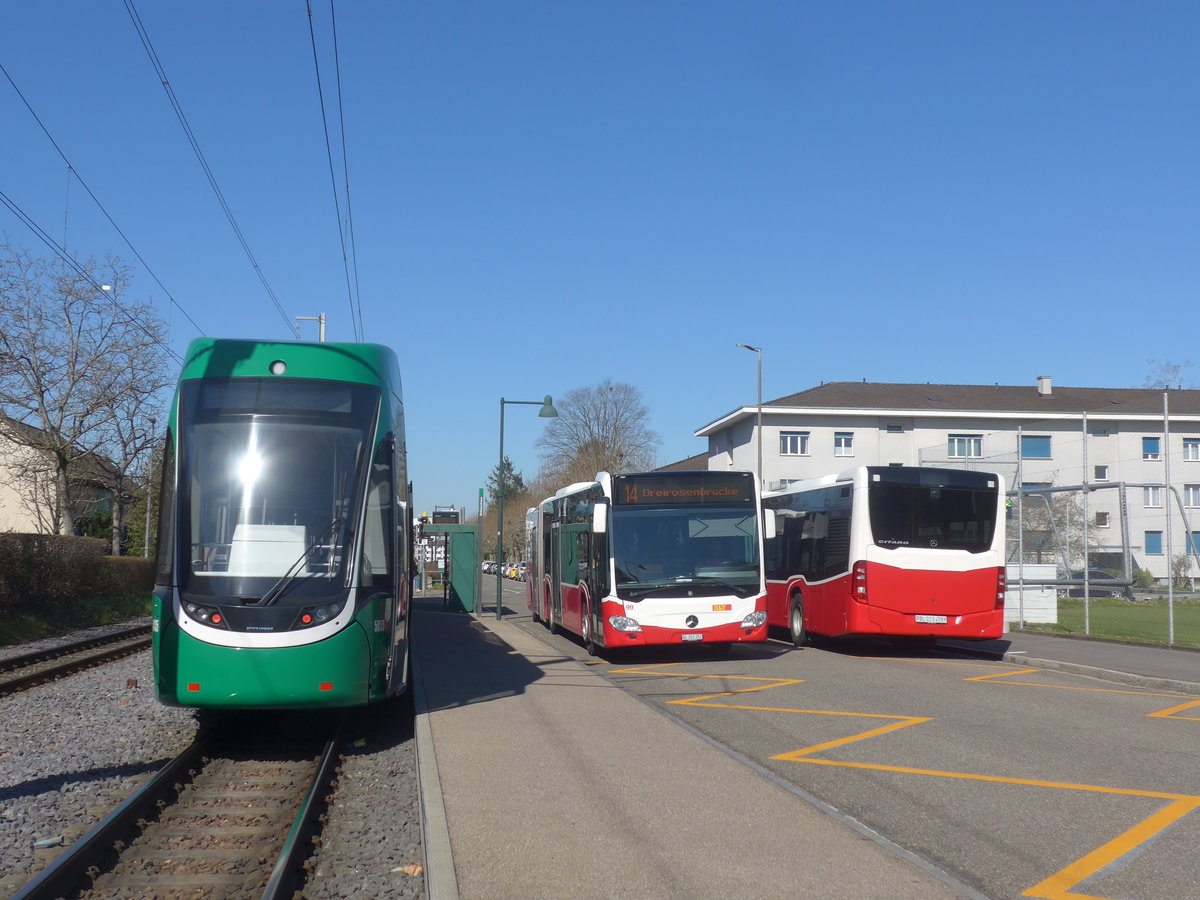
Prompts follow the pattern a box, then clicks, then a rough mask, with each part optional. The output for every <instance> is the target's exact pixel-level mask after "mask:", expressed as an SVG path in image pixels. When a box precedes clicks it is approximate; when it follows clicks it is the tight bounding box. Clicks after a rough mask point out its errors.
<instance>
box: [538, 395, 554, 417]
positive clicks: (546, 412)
mask: <svg viewBox="0 0 1200 900" xmlns="http://www.w3.org/2000/svg"><path fill="white" fill-rule="evenodd" d="M538 415H539V416H540V417H541V418H543V419H557V418H558V410H557V409H555V408H554V403H553V401H552V400H551V398H550V395H549V394H547V395H546V402H544V403H543V404H542V408H541V409H539V410H538Z"/></svg>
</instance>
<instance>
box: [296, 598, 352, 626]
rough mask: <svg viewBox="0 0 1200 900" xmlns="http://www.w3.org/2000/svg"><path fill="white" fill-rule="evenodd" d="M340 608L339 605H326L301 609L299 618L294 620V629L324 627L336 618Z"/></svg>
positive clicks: (340, 605)
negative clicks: (314, 626)
mask: <svg viewBox="0 0 1200 900" xmlns="http://www.w3.org/2000/svg"><path fill="white" fill-rule="evenodd" d="M341 608H342V604H340V603H327V604H325V605H324V606H310V607H308V608H307V609H302V610H300V617H299V618H298V619H297V620H296V627H298V628H311V627H312V626H313V625H324V624H325V623H326V622H328V621H329V620H330V619H332V618H334V617H336V616H337V614H338V612H340V611H341Z"/></svg>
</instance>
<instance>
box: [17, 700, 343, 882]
mask: <svg viewBox="0 0 1200 900" xmlns="http://www.w3.org/2000/svg"><path fill="white" fill-rule="evenodd" d="M344 722H345V717H344V715H342V714H336V715H334V714H330V715H328V716H325V715H322V716H320V717H319V718H317V719H315V720H314V718H313V716H312V715H311V714H310V715H307V716H304V717H298V716H295V715H291V716H289V715H287V714H278V713H259V714H256V715H253V717H251V716H248V715H227V716H225V717H223V718H222V719H221V720H219V721H217V722H215V723H214V724H213V725H212V726H211V727H210V728H209V729H207V730H206V731H204V732H203V733H202V734H201V735H200V736H199V737H198V738H197V739H196V740H195V741H194V742H193V743H192V744H191V745H190V746H189V747H188V748H187V749H185V750H184V751H183V752H182V753H181V754H180V755H179V756H178V757H176V758H175V759H174V760H172V761H171V762H170V763H168V764H167V765H166V766H164V767H163V768H162V769H161V770H160V771H159V772H158V773H157V774H156V775H154V776H153V777H152V778H151V779H150V780H149V781H147V782H146V783H145V784H144V785H143V786H142V787H141V788H139V789H138V790H137V791H136V792H135V793H134V794H133V795H132V796H131V797H129V798H128V799H127V800H125V801H124V802H123V803H122V804H121V805H120V806H118V807H117V808H116V809H115V810H113V812H112V813H110V814H109V815H108V816H107V817H105V818H104V819H103V820H102V821H101V822H99V823H98V824H97V825H96V826H95V827H94V828H93V829H92V830H91V831H90V832H88V834H86V835H84V836H83V837H82V838H81V839H80V840H79V841H77V842H76V843H75V844H74V845H73V846H71V847H70V848H68V849H67V850H66V851H64V853H63V854H62V855H61V856H59V857H58V858H57V859H56V860H54V862H53V863H51V864H50V866H48V867H47V868H46V869H45V870H43V871H42V873H41V874H39V875H38V876H37V877H35V878H34V879H33V880H32V881H30V882H29V883H28V884H27V885H25V886H24V887H23V888H22V889H21V890H20V891H18V892H17V893H16V894H15V895H13V900H47V898H54V897H73V896H74V897H79V898H84V900H99V898H113V897H147V896H153V897H156V898H167V900H170V898H176V897H178V898H182V897H189V898H218V897H247V896H260V897H264V898H271V900H275V898H284V897H290V896H292V893H293V892H294V890H295V889H296V888H297V887H298V886H299V885H301V884H302V883H303V880H304V875H303V868H304V863H305V861H306V859H307V858H308V857H309V855H310V853H311V850H312V845H311V837H312V835H313V833H314V831H315V830H316V828H317V825H318V821H317V817H318V816H319V815H320V813H321V811H322V810H323V808H324V804H325V799H326V797H327V795H328V793H329V790H330V785H331V782H332V780H333V778H334V775H335V772H336V769H337V766H338V762H339V754H338V748H339V746H340V741H341V739H342V732H343V727H344ZM316 723H320V724H319V727H318V725H317V724H316Z"/></svg>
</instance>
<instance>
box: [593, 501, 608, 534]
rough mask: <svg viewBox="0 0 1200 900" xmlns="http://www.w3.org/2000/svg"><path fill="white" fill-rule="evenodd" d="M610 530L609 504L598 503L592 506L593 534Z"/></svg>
mask: <svg viewBox="0 0 1200 900" xmlns="http://www.w3.org/2000/svg"><path fill="white" fill-rule="evenodd" d="M606 531H608V504H606V503H597V504H596V505H595V506H593V507H592V534H604V533H605V532H606Z"/></svg>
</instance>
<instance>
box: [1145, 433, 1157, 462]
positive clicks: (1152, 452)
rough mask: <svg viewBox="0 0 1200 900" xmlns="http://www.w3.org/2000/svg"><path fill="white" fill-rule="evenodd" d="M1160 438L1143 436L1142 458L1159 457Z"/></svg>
mask: <svg viewBox="0 0 1200 900" xmlns="http://www.w3.org/2000/svg"><path fill="white" fill-rule="evenodd" d="M1158 441H1159V439H1158V438H1156V437H1144V438H1142V459H1159V458H1160V457H1159V449H1158V447H1159V443H1158Z"/></svg>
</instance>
